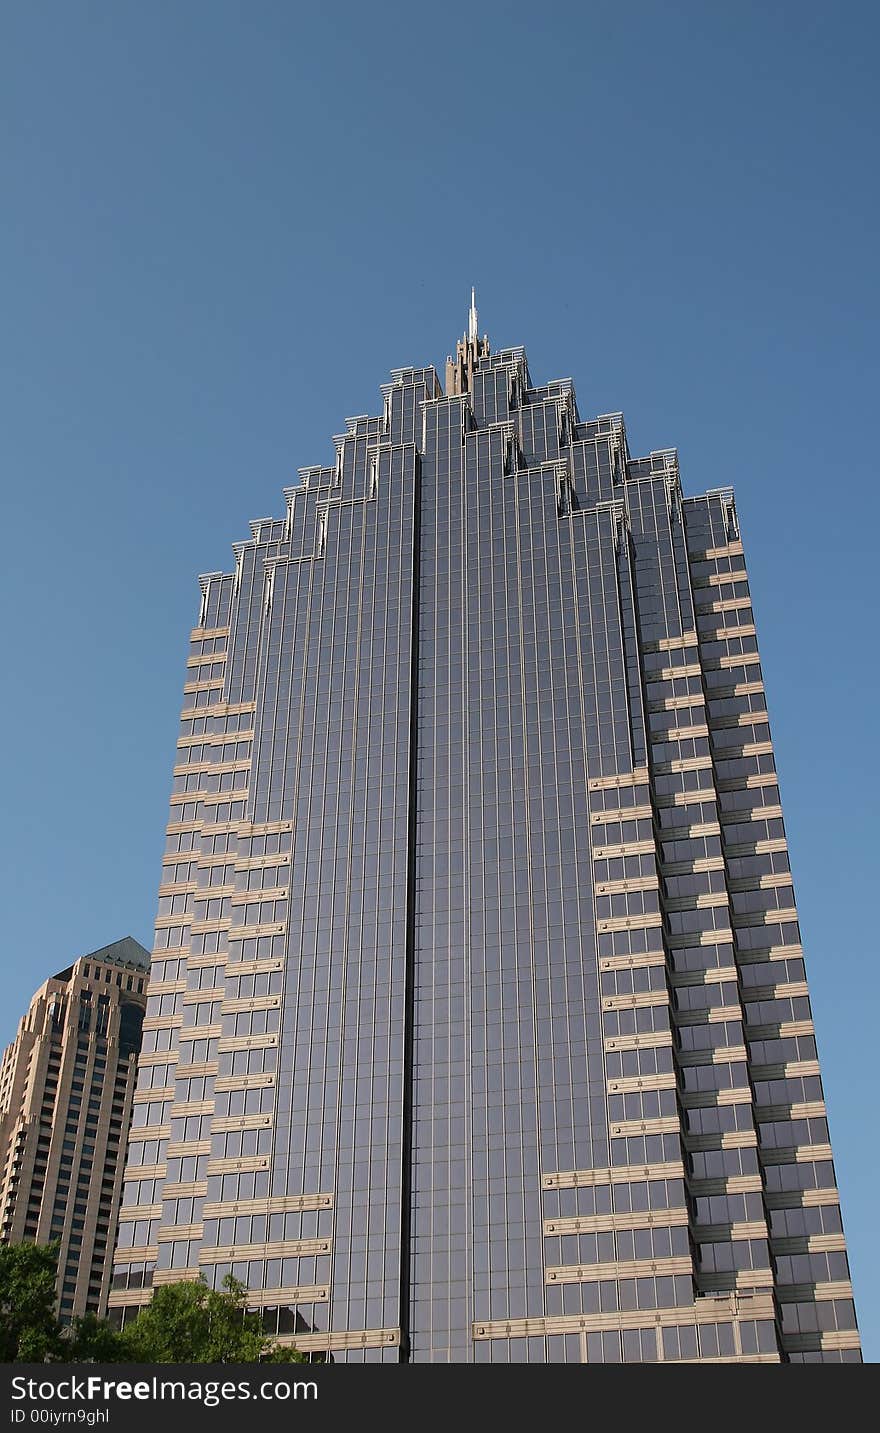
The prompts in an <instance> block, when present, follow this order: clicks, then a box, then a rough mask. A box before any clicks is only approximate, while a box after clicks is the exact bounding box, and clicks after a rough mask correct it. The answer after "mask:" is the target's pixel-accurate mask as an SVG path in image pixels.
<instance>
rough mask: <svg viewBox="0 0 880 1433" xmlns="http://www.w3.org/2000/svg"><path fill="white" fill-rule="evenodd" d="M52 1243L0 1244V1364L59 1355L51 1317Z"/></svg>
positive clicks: (55, 1321)
mask: <svg viewBox="0 0 880 1433" xmlns="http://www.w3.org/2000/svg"><path fill="white" fill-rule="evenodd" d="M57 1266H58V1245H57V1243H56V1244H45V1245H44V1244H3V1245H0V1361H2V1362H3V1363H13V1362H20V1363H43V1362H45V1361H46V1360H47V1359H51V1358H57V1357H59V1356H62V1352H61V1350H62V1345H61V1326H60V1324H59V1323H58V1319H57V1318H56V1316H55V1278H56V1273H57Z"/></svg>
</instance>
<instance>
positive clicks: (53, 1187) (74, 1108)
mask: <svg viewBox="0 0 880 1433" xmlns="http://www.w3.org/2000/svg"><path fill="white" fill-rule="evenodd" d="M149 964H150V956H149V952H148V951H146V950H144V948H143V946H142V945H139V944H138V942H137V941H136V940H132V938H131V936H125V937H124V938H123V939H122V940H117V941H114V942H113V944H112V945H107V946H104V947H103V948H102V949H101V950H95V951H92V953H91V955H83V956H80V957H79V959H78V960H75V961H74V962H73V964H72V965H70V966H68V967H67V969H66V970H61V971H59V972H58V974H57V975H53V976H51V977H50V979H49V980H47V981H45V983H44V984H43V985H41V986H40V988H39V990H38V991H37V993H36V995H35V996H34V998H33V1000H32V1001H31V1003H30V1006H29V1008H28V1011H27V1014H26V1015H24V1016H23V1017H22V1019H21V1021H20V1023H19V1027H18V1033H17V1035H16V1037H15V1039H14V1040H13V1041H12V1043H11V1044H10V1045H8V1046H7V1048H6V1050H5V1051H4V1053H3V1061H2V1064H0V1239H2V1241H3V1243H5V1244H19V1243H22V1242H23V1241H25V1240H28V1241H33V1242H35V1243H37V1244H48V1243H49V1242H50V1241H54V1240H59V1241H60V1247H59V1253H58V1306H59V1314H60V1317H61V1319H62V1321H63V1322H65V1323H67V1322H69V1321H70V1319H72V1318H73V1317H75V1316H77V1315H81V1314H85V1313H99V1312H103V1311H104V1310H105V1309H106V1306H107V1294H108V1292H109V1289H110V1274H111V1268H112V1259H113V1240H114V1236H115V1232H116V1220H117V1216H118V1214H119V1201H120V1197H121V1193H122V1172H123V1168H124V1164H125V1137H126V1132H127V1130H128V1124H129V1120H130V1119H131V1106H132V1096H133V1094H134V1089H135V1082H136V1077H137V1057H138V1051H139V1049H140V1043H141V1023H142V1021H143V1015H144V1007H145V1005H146V995H145V989H146V983H147V974H148V969H149Z"/></svg>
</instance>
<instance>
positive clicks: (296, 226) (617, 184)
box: [0, 0, 880, 1360]
mask: <svg viewBox="0 0 880 1433" xmlns="http://www.w3.org/2000/svg"><path fill="white" fill-rule="evenodd" d="M3 9H4V20H3V30H4V41H3V56H2V60H0V65H2V75H0V135H2V138H0V185H2V190H0V192H2V197H3V211H4V222H3V225H2V230H0V275H2V278H0V284H2V292H3V299H2V313H3V321H2V333H3V336H2V340H0V364H2V375H0V456H2V469H0V471H2V474H3V512H4V519H5V520H4V524H3V548H4V550H3V562H2V564H0V582H2V585H3V609H2V610H3V612H4V614H5V617H6V621H5V623H4V633H3V646H4V654H5V661H4V669H5V672H6V675H7V687H6V697H5V700H4V701H3V703H2V708H0V713H2V714H0V720H2V727H3V732H2V739H3V749H4V750H5V751H6V753H7V763H8V765H7V767H6V770H5V773H4V783H3V785H4V798H5V799H4V806H5V820H4V821H3V829H2V837H0V839H2V843H3V851H2V858H0V873H2V880H3V884H4V888H5V894H4V900H3V909H4V910H5V912H6V915H5V919H4V931H3V941H2V958H3V1005H4V1015H3V1019H2V1022H0V1040H5V1039H8V1038H9V1037H10V1036H11V1035H12V1033H13V1031H14V1027H15V1021H16V1019H17V1017H18V1015H19V1014H20V1013H21V1012H22V1010H23V1009H24V1008H25V1006H26V1004H27V1001H28V999H29V997H30V995H31V993H32V991H33V989H34V988H35V986H36V985H37V984H38V983H39V982H40V981H41V980H42V979H43V978H44V977H45V976H46V975H48V974H49V973H51V971H52V970H54V969H57V968H59V967H60V966H63V965H64V964H66V963H67V962H68V961H69V960H70V958H71V957H72V956H74V955H75V954H79V953H82V952H84V951H87V950H90V949H93V948H95V947H97V946H100V945H103V944H105V943H107V942H108V941H110V940H113V939H115V938H117V937H118V936H120V935H122V934H125V933H131V934H133V935H135V936H137V937H138V938H139V939H140V940H142V941H143V942H144V943H145V944H148V945H149V944H150V940H151V929H152V921H153V916H154V911H155V899H156V885H157V881H158V872H159V865H160V857H161V851H162V846H163V829H164V824H165V820H166V808H167V798H168V793H169V789H170V775H171V764H172V760H173V752H174V743H175V738H176V726H177V714H178V711H179V708H180V704H181V689H182V682H183V670H184V664H185V659H186V642H187V636H188V631H189V628H190V625H191V624H192V623H193V622H194V620H195V615H196V612H197V597H198V588H197V583H196V574H197V573H198V572H204V571H212V570H217V569H220V568H227V569H228V568H229V566H230V543H231V542H232V541H234V540H237V539H239V538H242V537H245V536H247V531H248V529H247V523H248V521H249V519H251V518H255V517H262V516H266V515H268V514H273V513H280V512H281V511H282V500H281V488H282V486H284V485H285V484H287V483H290V482H291V481H292V478H293V474H294V472H295V469H296V468H297V467H299V466H303V465H305V464H308V463H314V462H321V461H327V460H328V458H329V456H330V454H331V453H332V445H331V442H330V435H331V434H332V433H334V432H337V431H338V430H339V428H340V426H341V425H342V420H343V418H344V417H345V415H347V414H351V413H361V412H367V411H375V410H376V407H377V395H378V385H379V384H380V383H381V382H383V381H384V380H385V378H386V377H387V372H388V369H389V368H391V367H393V366H398V365H402V364H406V363H419V364H421V363H425V362H434V363H435V364H436V365H438V367H439V366H440V365H441V364H442V361H443V359H444V358H445V355H446V353H447V352H448V351H449V349H450V348H451V347H452V346H453V344H454V341H455V338H456V335H457V334H458V333H459V332H460V330H461V329H462V327H463V325H464V322H465V315H466V308H467V302H468V298H469V293H470V285H471V284H472V283H475V284H476V285H477V293H478V302H479V307H480V328H481V330H483V329H486V330H488V332H489V335H490V338H491V340H492V342H493V344H494V346H496V347H498V346H504V345H509V344H517V343H522V344H525V345H526V347H527V349H528V353H529V360H530V365H531V369H532V373H533V376H534V377H535V378H536V379H537V380H538V381H544V380H547V379H550V378H556V377H564V376H569V375H570V376H572V377H573V378H574V380H575V383H576V385H577V391H578V399H579V404H580V409H581V412H582V413H583V414H584V415H585V416H586V415H590V414H595V413H600V412H608V411H615V410H617V409H623V410H624V412H625V414H626V417H627V426H628V431H629V436H630V444H631V447H632V449H633V451H634V452H646V451H648V450H650V449H651V448H663V447H670V446H677V447H678V448H679V451H680V455H681V464H682V472H683V478H684V483H685V488H686V490H687V491H689V492H697V491H700V490H703V489H705V488H707V487H718V486H722V485H724V484H728V483H730V484H733V485H734V486H735V488H736V493H737V499H738V509H739V514H740V520H741V525H742V528H743V532H744V538H745V542H746V550H747V556H748V562H749V568H750V575H751V580H752V590H753V595H754V602H755V609H756V613H757V620H758V624H759V635H760V642H761V652H762V658H763V662H764V668H765V676H766V684H767V688H768V692H769V700H770V714H771V722H772V728H773V734H774V738H775V742H776V748H777V758H778V765H779V770H780V780H781V787H782V795H783V801H784V805H785V812H786V825H787V830H788V835H789V840H790V846H791V852H792V864H793V869H794V874H795V882H796V891H797V896H798V902H799V908H800V913H801V924H802V928H803V935H804V943H805V949H806V954H807V964H808V974H809V977H810V980H811V987H812V991H813V1002H814V1007H815V1013H816V1023H817V1029H818V1038H819V1049H820V1056H821V1057H822V1060H823V1066H824V1075H825V1084H826V1092H827V1098H828V1104H829V1109H830V1121H831V1131H832V1138H833V1140H834V1144H835V1153H836V1163H837V1172H838V1179H839V1183H840V1186H841V1190H842V1198H843V1208H844V1219H845V1224H846V1229H847V1233H848V1238H849V1245H850V1255H851V1262H852V1266H853V1278H854V1283H855V1289H856V1299H857V1306H858V1311H859V1316H860V1322H861V1328H862V1333H863V1338H864V1342H865V1350H866V1356H867V1357H868V1358H870V1359H872V1360H873V1359H876V1358H877V1356H878V1351H880V1328H878V1323H880V1315H878V1305H880V1295H878V1287H880V1278H878V1274H880V1269H878V1255H877V1247H876V1246H877V1241H876V1235H875V1227H876V1223H875V1214H874V1206H875V1205H876V1188H877V1181H878V1177H880V1171H878V1157H877V1141H876V1114H875V1111H876V1100H877V1088H876V1081H875V1070H876V1060H875V1043H876V1012H877V1009H878V999H877V997H878V988H877V987H878V975H877V971H878V962H877V925H876V913H875V908H876V894H875V896H874V897H871V896H870V891H871V890H872V889H873V890H874V891H875V893H876V888H877V877H876V869H875V868H876V863H877V820H876V812H877V809H878V807H877V802H878V793H877V761H876V755H872V752H876V742H875V740H874V739H873V738H874V737H875V733H876V725H877V720H876V712H877V701H878V692H877V677H876V671H875V656H876V650H877V640H876V626H877V602H876V556H875V548H876V530H877V518H878V511H877V509H878V498H877V480H876V458H875V456H874V453H875V445H874V438H875V432H874V427H875V425H874V421H873V419H874V408H875V405H876V392H877V377H878V373H877V368H878V361H877V319H878V286H877V261H876V254H877V251H878V235H877V229H878V217H880V203H878V196H877V187H876V182H875V180H872V179H871V175H872V174H873V173H875V167H876V140H877V133H878V112H877V102H876V94H877V87H876V75H875V73H874V68H875V61H874V57H875V56H876V52H877V46H878V42H880V18H878V16H880V12H878V11H877V9H876V7H873V6H869V5H867V4H856V3H844V4H842V5H839V6H836V7H834V8H833V9H832V8H831V7H828V6H826V5H818V4H815V3H806V4H802V3H788V2H787V0H784V3H775V4H758V3H753V0H746V3H741V4H738V5H736V6H732V5H730V6H721V5H707V4H700V3H693V4H680V3H675V0H667V3H659V2H658V3H626V0H614V3H604V0H603V3H586V4H568V3H558V4H552V5H547V6H535V5H533V4H529V5H523V4H519V3H511V4H504V5H502V4H497V3H484V4H482V5H463V4H458V3H456V0H453V3H451V4H444V5H442V6H430V7H428V6H414V5H403V4H397V3H388V4H379V5H376V6H368V5H364V4H357V5H354V4H339V3H336V4H334V3H332V0H331V3H327V4H325V5H322V6H308V7H307V6H305V5H296V4H289V3H274V0H259V3H249V4H245V3H238V4H236V3H229V0H212V3H207V0H193V3H190V4H187V5H179V4H170V3H163V0H152V3H151V4H149V5H144V4H141V3H133V0H114V3H110V0H103V3H83V0H75V3H71V4H60V3H58V0H55V3H48V4H44V5H18V6H14V5H5V6H4V7H3ZM869 1131H871V1132H873V1135H874V1137H870V1135H869ZM872 1224H873V1225H874V1227H872Z"/></svg>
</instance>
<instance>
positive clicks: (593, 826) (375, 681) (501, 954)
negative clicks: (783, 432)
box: [111, 305, 859, 1363]
mask: <svg viewBox="0 0 880 1433" xmlns="http://www.w3.org/2000/svg"><path fill="white" fill-rule="evenodd" d="M334 442H335V448H336V457H335V462H333V463H332V464H331V465H330V466H328V467H321V466H318V467H308V468H302V469H300V470H299V477H300V481H299V483H298V484H297V485H296V486H294V487H291V488H288V489H285V499H286V513H285V515H284V517H283V518H265V519H261V520H258V521H256V522H253V523H252V524H251V536H250V538H249V539H248V540H247V541H244V542H240V543H237V544H235V545H234V553H235V562H234V568H233V570H232V571H231V572H229V573H219V572H218V573H210V574H208V575H206V576H204V577H202V578H201V590H202V601H201V611H200V615H199V619H198V625H197V627H196V628H195V630H194V631H193V633H192V639H191V647H190V651H191V655H190V657H189V662H188V670H187V679H188V680H187V682H186V686H185V689H184V690H185V693H186V695H185V699H184V700H185V706H184V710H183V713H182V718H181V728H180V738H179V741H178V748H179V750H178V765H177V766H176V767H175V774H174V793H173V795H172V798H171V801H172V809H171V824H170V825H169V827H168V847H167V856H166V866H165V869H164V871H163V884H162V888H161V893H160V906H159V919H158V923H157V933H156V949H155V952H154V963H153V967H152V974H151V987H150V989H151V994H150V1000H149V1008H148V1015H147V1020H146V1022H145V1037H144V1055H143V1057H142V1062H141V1065H142V1069H141V1077H140V1084H139V1089H138V1093H137V1096H136V1102H137V1114H136V1122H137V1120H138V1119H141V1120H142V1123H141V1124H140V1127H139V1128H135V1129H134V1130H133V1132H132V1143H131V1146H130V1153H129V1161H128V1167H127V1171H126V1194H125V1208H124V1209H123V1216H122V1217H123V1223H122V1225H121V1231H122V1232H121V1236H120V1249H119V1252H118V1254H117V1264H116V1272H115V1280H114V1282H115V1286H116V1287H115V1289H114V1292H113V1293H112V1295H111V1305H112V1306H114V1307H115V1308H116V1309H118V1310H119V1311H120V1312H119V1314H118V1317H119V1318H120V1319H123V1318H124V1317H125V1314H126V1311H127V1310H131V1309H133V1308H136V1307H137V1306H138V1304H139V1303H141V1302H143V1301H145V1300H147V1299H148V1298H149V1297H150V1286H151V1284H156V1283H158V1282H161V1281H167V1280H170V1279H173V1278H179V1277H181V1276H184V1275H189V1276H195V1275H196V1274H198V1273H201V1274H204V1275H205V1276H206V1277H207V1278H208V1280H209V1281H210V1282H212V1283H214V1282H217V1283H219V1282H220V1281H221V1280H222V1278H223V1277H224V1276H225V1275H226V1274H227V1273H230V1272H232V1273H234V1274H235V1275H236V1276H237V1277H239V1278H241V1279H242V1280H243V1281H244V1282H245V1283H246V1284H247V1285H248V1287H249V1289H250V1290H251V1302H252V1304H253V1305H254V1306H255V1307H261V1308H263V1309H265V1310H266V1322H267V1326H268V1327H269V1328H270V1329H271V1331H272V1332H273V1333H274V1332H280V1333H281V1335H282V1336H285V1337H288V1338H289V1339H291V1340H292V1341H294V1342H295V1343H296V1344H297V1346H298V1347H300V1348H302V1349H304V1350H307V1351H314V1352H316V1353H324V1354H329V1355H330V1356H331V1357H332V1358H333V1359H334V1360H341V1361H352V1362H363V1361H371V1362H397V1361H400V1360H407V1361H411V1362H428V1361H439V1362H449V1361H451V1362H467V1361H476V1362H501V1363H504V1362H511V1361H516V1362H524V1361H529V1362H538V1363H544V1362H552V1363H557V1362H558V1363H562V1362H584V1361H586V1362H618V1361H621V1360H623V1361H635V1362H641V1361H654V1360H660V1359H663V1360H682V1359H685V1360H688V1359H690V1360H711V1359H730V1360H743V1361H749V1362H756V1361H764V1362H774V1363H775V1362H779V1361H794V1362H802V1361H835V1362H836V1361H850V1360H858V1358H859V1352H858V1336H857V1333H856V1327H855V1317H854V1309H853V1302H852V1291H851V1287H850V1283H849V1272H848V1267H847V1258H846V1252H845V1247H844V1240H843V1233H842V1226H841V1219H840V1208H839V1201H838V1194H837V1190H836V1188H835V1177H834V1169H833V1165H832V1161H831V1149H830V1145H829V1142H828V1128H827V1124H826V1118H825V1106H824V1104H823V1102H822V1088H821V1083H820V1078H819V1066H818V1063H817V1058H816V1044H815V1038H814V1034H813V1025H812V1021H811V1015H810V1006H809V1000H808V993H807V985H806V981H805V973H804V964H803V954H802V951H801V945H800V934H799V930H798V924H797V915H796V912H795V907H794V896H793V892H792V885H791V876H790V872H789V865H788V858H787V854H786V843H785V835H784V831H783V824H782V812H781V808H780V805H779V792H778V789H777V785H776V777H775V774H774V765H773V756H772V748H771V743H770V733H769V728H768V725H767V711H766V706H765V700H764V688H763V684H762V677H761V668H760V664H759V660H758V652H757V642H756V637H755V627H754V621H753V616H752V610H751V605H750V598H749V588H748V582H747V578H746V570H745V562H744V558H743V548H742V543H741V541H740V534H739V530H738V527H737V518H736V510H735V507H734V500H733V495H732V493H731V492H730V491H729V490H715V491H712V492H709V493H705V494H703V495H701V496H698V497H691V498H686V497H685V496H684V494H683V492H682V488H681V484H680V480H679V472H678V463H677V459H676V454H675V452H674V451H671V450H666V451H662V452H655V453H651V454H650V455H649V456H648V457H646V458H632V457H631V456H630V454H629V450H628V447H627V440H626V434H625V430H624V425H623V420H622V417H621V416H620V415H619V414H611V415H606V416H603V417H599V418H595V419H591V420H587V421H584V420H583V419H582V418H581V417H580V415H579V413H578V409H577V406H576V403H575V395H574V389H573V387H572V384H571V382H570V381H568V380H563V381H558V382H553V383H547V384H543V385H541V386H535V385H534V384H533V383H532V380H531V378H530V376H529V370H528V366H527V363H526V357H525V353H524V351H523V350H522V349H521V348H510V349H505V350H502V351H501V352H498V353H495V354H493V353H491V352H490V348H489V344H488V341H487V340H486V339H485V338H480V337H479V336H478V332H477V319H476V310H475V308H474V306H473V305H472V309H471V314H470V319H469V327H468V334H467V336H466V337H465V338H464V339H462V340H461V341H460V342H459V343H458V345H457V349H456V354H455V356H454V358H451V359H449V360H448V361H447V365H446V391H445V393H444V392H442V391H441V388H440V384H439V382H438V379H437V376H436V374H435V372H434V369H433V368H431V367H427V368H400V369H396V370H394V371H393V373H392V375H391V381H390V383H388V384H385V385H384V386H383V387H382V405H381V413H379V414H378V415H377V416H375V417H356V418H350V419H348V420H347V421H346V426H345V432H344V433H342V434H340V435H338V436H337V437H336V438H335V439H334ZM142 1111H143V1113H141V1112H142Z"/></svg>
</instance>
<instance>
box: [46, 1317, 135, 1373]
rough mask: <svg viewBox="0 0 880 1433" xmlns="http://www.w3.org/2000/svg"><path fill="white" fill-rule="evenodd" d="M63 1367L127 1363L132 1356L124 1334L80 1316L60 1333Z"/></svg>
mask: <svg viewBox="0 0 880 1433" xmlns="http://www.w3.org/2000/svg"><path fill="white" fill-rule="evenodd" d="M61 1357H62V1358H63V1359H64V1361H65V1362H66V1363H131V1362H132V1361H133V1360H132V1353H131V1349H130V1348H129V1346H128V1339H127V1338H126V1335H125V1333H120V1332H119V1330H118V1329H115V1328H113V1326H112V1324H109V1323H108V1322H107V1320H106V1319H99V1318H98V1316H97V1314H83V1315H82V1317H81V1318H78V1319H74V1320H73V1322H72V1323H71V1325H70V1327H69V1328H68V1329H66V1330H65V1332H64V1352H63V1353H62V1355H61Z"/></svg>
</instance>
